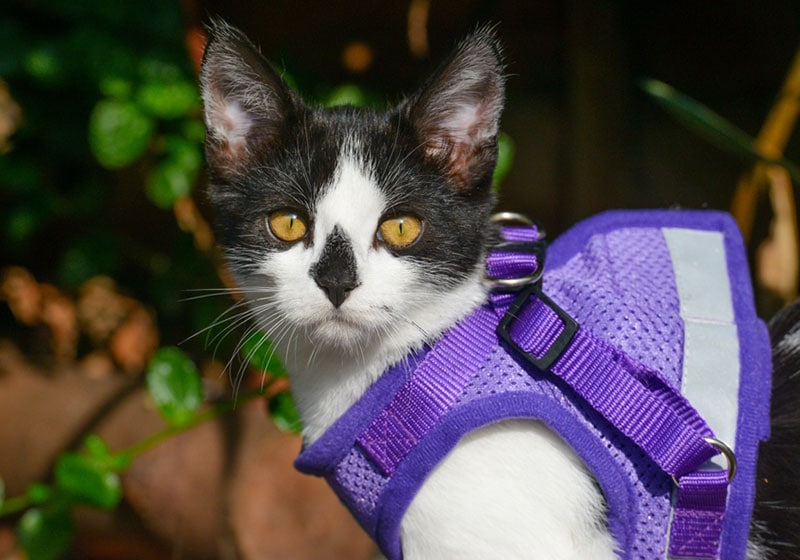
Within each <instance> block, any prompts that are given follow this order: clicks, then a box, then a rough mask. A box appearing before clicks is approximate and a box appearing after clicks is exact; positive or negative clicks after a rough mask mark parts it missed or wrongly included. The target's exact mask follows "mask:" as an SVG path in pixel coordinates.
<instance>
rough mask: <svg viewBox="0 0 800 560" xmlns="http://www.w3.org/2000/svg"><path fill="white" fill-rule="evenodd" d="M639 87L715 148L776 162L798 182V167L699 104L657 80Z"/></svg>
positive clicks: (753, 158)
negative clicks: (778, 156)
mask: <svg viewBox="0 0 800 560" xmlns="http://www.w3.org/2000/svg"><path fill="white" fill-rule="evenodd" d="M640 86H641V88H642V89H643V90H644V91H645V92H646V93H647V94H648V95H650V96H651V97H652V98H653V99H654V100H655V101H656V103H658V104H659V105H660V106H661V107H663V108H664V109H666V110H667V111H668V112H669V113H671V114H672V115H673V116H674V117H676V118H677V119H678V120H679V121H681V122H682V123H683V124H684V125H686V126H687V127H688V128H689V129H691V130H693V131H695V132H697V133H698V134H700V135H701V136H703V137H704V138H706V140H708V141H709V142H711V143H712V144H714V145H716V146H717V147H719V148H721V149H723V150H725V151H728V152H730V153H732V154H734V155H736V156H738V157H742V158H745V159H748V160H751V161H763V162H765V163H768V164H771V165H780V166H781V167H783V168H784V169H786V171H788V172H789V174H790V175H791V176H792V179H794V180H795V181H800V168H798V167H797V166H796V165H795V164H794V163H792V162H791V161H789V160H787V159H786V158H783V157H781V158H773V157H770V156H768V155H767V154H765V153H763V152H762V151H761V150H759V149H758V148H757V147H756V145H755V140H754V139H753V138H752V137H751V136H750V135H748V134H747V133H746V132H744V131H743V130H741V129H740V128H737V127H736V126H734V125H733V124H731V123H730V122H728V121H727V120H725V119H724V118H723V117H722V116H720V115H719V114H717V113H715V112H714V111H712V110H711V109H709V108H708V107H706V106H705V105H703V104H702V103H700V102H698V101H695V100H694V99H692V98H691V97H689V96H687V95H684V94H683V93H681V92H679V91H678V90H676V89H675V88H673V87H672V86H670V85H668V84H665V83H664V82H661V81H658V80H652V79H646V80H642V82H641V83H640Z"/></svg>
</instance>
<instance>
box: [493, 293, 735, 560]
mask: <svg viewBox="0 0 800 560" xmlns="http://www.w3.org/2000/svg"><path fill="white" fill-rule="evenodd" d="M565 316H566V314H565V313H564V312H563V311H562V310H561V309H559V308H558V307H557V306H556V305H555V304H554V303H553V302H552V301H551V300H549V299H547V298H546V296H544V295H543V294H542V293H541V291H540V290H539V289H538V288H537V287H534V288H532V289H529V290H526V292H524V293H523V294H521V295H520V296H519V297H518V300H517V301H516V302H515V303H514V304H513V305H512V307H511V309H510V310H509V312H508V315H507V319H505V320H504V321H503V322H502V323H501V325H500V328H501V329H505V332H500V336H501V337H502V338H504V339H506V340H507V341H509V342H510V343H511V346H512V348H514V349H516V350H517V351H518V352H520V353H521V355H522V356H524V357H526V358H527V359H528V360H529V361H531V362H532V363H533V364H535V365H537V367H540V366H541V365H542V364H541V358H542V357H543V356H544V355H546V354H548V353H552V352H549V351H550V349H551V348H552V347H554V346H558V347H561V350H560V351H559V353H558V355H557V356H555V357H554V358H553V359H551V360H549V361H548V363H546V364H544V365H545V366H546V367H545V368H543V369H544V370H546V371H549V372H550V373H552V374H553V375H556V376H557V377H559V378H560V379H562V380H564V381H565V382H566V383H567V384H568V385H569V386H570V387H571V388H572V389H573V390H574V391H575V392H576V393H577V394H578V395H580V396H581V397H582V398H583V399H584V400H585V401H586V402H587V403H588V404H590V405H591V406H592V408H594V409H595V410H596V411H597V412H599V413H600V414H601V415H602V416H603V417H604V418H605V419H606V420H607V421H608V422H609V423H610V424H611V425H613V426H614V427H615V428H616V429H618V430H619V431H620V432H622V433H623V434H624V435H625V436H627V437H628V438H629V439H630V440H631V441H633V442H634V443H635V444H636V445H637V446H638V447H639V448H640V449H642V450H643V451H644V452H645V453H647V455H648V456H649V457H650V458H651V459H652V460H653V461H654V462H655V463H656V464H657V465H658V466H659V467H661V469H662V470H663V471H664V472H665V473H667V474H669V475H670V476H672V477H673V478H674V479H676V480H678V483H679V486H678V500H677V505H676V508H675V511H674V521H673V526H672V533H671V541H670V554H671V555H673V556H675V557H680V558H698V559H714V558H718V555H719V544H720V540H721V531H722V521H723V519H724V514H725V503H726V500H727V490H728V480H727V472H726V471H711V472H702V471H698V469H699V468H700V467H701V466H702V465H703V464H704V463H706V462H707V461H708V460H709V459H710V458H711V457H714V456H715V455H717V454H718V453H719V451H718V450H717V449H716V448H715V447H714V446H713V445H711V444H710V443H708V442H707V441H706V438H707V437H712V436H713V433H712V432H711V430H710V428H708V426H707V425H706V423H705V421H704V420H703V419H702V418H701V417H700V416H699V414H698V413H697V411H695V410H694V408H692V406H691V405H690V404H689V403H688V401H686V399H685V398H684V397H683V396H682V395H681V394H680V393H679V392H678V391H676V390H675V389H673V388H672V387H671V386H670V385H669V384H668V383H666V381H664V380H663V379H662V378H661V377H660V376H659V375H658V374H657V373H656V372H653V371H650V370H648V369H647V368H645V367H644V366H643V365H642V364H639V363H636V362H635V361H633V360H632V359H630V358H629V357H628V356H627V355H625V354H624V353H623V352H621V351H619V350H618V349H616V348H614V347H613V346H611V345H610V344H608V343H607V342H605V341H604V340H602V339H600V338H598V337H597V336H595V335H594V334H592V333H591V332H590V331H588V330H586V329H581V328H577V329H576V330H575V332H574V333H571V334H570V335H569V340H567V341H565V340H564V335H565V333H566V332H567V331H568V329H569V324H568V321H565ZM567 317H568V316H567ZM540 369H542V368H541V367H540Z"/></svg>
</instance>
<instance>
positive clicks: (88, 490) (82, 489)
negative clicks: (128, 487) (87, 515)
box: [55, 453, 122, 509]
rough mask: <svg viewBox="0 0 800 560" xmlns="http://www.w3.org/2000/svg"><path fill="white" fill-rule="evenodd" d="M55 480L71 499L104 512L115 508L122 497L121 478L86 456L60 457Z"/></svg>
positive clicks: (76, 454)
mask: <svg viewBox="0 0 800 560" xmlns="http://www.w3.org/2000/svg"><path fill="white" fill-rule="evenodd" d="M104 462H105V461H104ZM55 481H56V487H57V488H58V489H59V490H62V491H64V492H65V493H66V494H67V495H68V496H71V497H72V498H74V499H75V500H77V501H79V502H82V503H85V504H89V505H92V506H96V507H99V508H102V509H113V508H114V507H116V506H117V504H118V503H119V501H120V499H121V498H122V486H121V485H120V481H119V476H118V475H117V474H116V473H115V472H112V471H110V470H109V469H108V466H107V465H105V464H102V463H101V462H99V461H97V460H96V459H94V458H93V457H89V456H87V455H82V454H78V453H65V454H63V455H61V457H59V459H58V462H57V463H56V468H55Z"/></svg>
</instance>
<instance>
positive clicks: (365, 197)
mask: <svg viewBox="0 0 800 560" xmlns="http://www.w3.org/2000/svg"><path fill="white" fill-rule="evenodd" d="M502 72H503V69H502V64H501V60H500V56H499V49H498V47H497V43H496V41H495V39H494V37H493V34H492V33H491V31H489V30H482V31H478V32H476V33H475V34H474V35H472V36H471V37H469V38H468V39H466V40H465V41H464V42H463V43H461V45H460V46H459V47H458V48H457V49H456V50H455V51H454V53H453V54H452V55H451V56H450V57H449V58H448V59H447V60H446V61H445V62H444V63H443V64H442V65H441V67H440V68H439V69H438V70H437V71H436V72H435V73H434V74H433V76H431V77H430V79H428V81H427V82H426V83H425V84H424V85H423V86H422V87H421V88H420V89H419V90H418V91H417V92H416V93H415V94H413V95H412V96H410V97H409V98H407V99H406V100H405V101H403V102H402V103H400V104H399V105H398V106H397V107H394V108H392V109H390V110H387V111H375V110H370V109H363V108H355V107H350V106H345V107H334V108H318V107H312V106H309V105H308V104H306V103H305V102H303V101H302V100H301V99H300V97H299V96H298V95H297V94H296V93H295V92H294V91H292V90H291V89H290V88H289V87H288V86H287V84H286V83H285V82H284V80H283V79H282V78H281V77H280V75H279V74H278V73H277V72H276V71H275V70H274V69H273V68H272V67H271V66H270V65H269V63H267V62H266V60H264V58H263V57H262V56H261V54H260V53H259V51H258V49H256V48H255V47H254V46H253V45H252V44H251V43H250V41H249V40H248V39H247V38H246V37H245V36H244V35H243V34H242V33H241V32H240V31H238V30H236V29H235V28H232V27H230V26H228V25H226V24H224V23H216V24H215V25H214V26H213V27H212V29H211V32H210V37H209V42H208V46H207V48H206V53H205V57H204V60H203V66H202V71H201V85H202V93H203V102H204V107H205V121H206V126H207V130H208V133H207V141H206V156H207V160H208V164H209V173H210V185H209V189H208V195H209V199H210V201H211V203H212V206H213V209H214V212H215V227H216V232H217V236H218V240H219V242H220V243H221V245H222V247H223V249H224V252H225V255H226V257H227V260H228V263H229V265H230V268H231V270H232V271H233V273H234V274H235V276H236V278H237V281H238V282H239V283H240V285H241V286H242V288H243V289H244V290H245V291H246V292H247V293H248V294H249V297H250V299H251V300H252V303H253V305H254V309H257V310H258V312H257V313H258V319H259V322H260V323H261V326H262V327H263V328H264V329H266V330H267V331H268V333H269V334H270V335H271V336H273V337H274V338H279V337H290V336H293V335H302V336H304V337H306V338H308V339H310V340H312V341H313V342H315V343H318V344H329V345H335V346H339V347H343V348H350V347H352V348H356V347H358V348H363V345H364V344H365V343H369V342H370V340H371V339H373V338H375V337H382V336H386V335H391V334H392V333H393V332H395V331H398V330H402V329H403V328H409V327H410V328H412V329H416V330H423V331H426V330H436V328H438V327H437V326H436V325H435V323H436V321H437V319H438V320H439V321H441V320H444V319H443V318H442V316H446V315H448V313H447V312H446V311H447V310H444V309H440V308H441V307H442V306H447V307H449V308H452V307H453V305H457V304H456V303H455V302H456V301H458V299H459V297H460V296H459V292H464V294H474V293H475V286H476V284H477V283H478V282H479V275H480V271H481V269H482V266H483V265H482V260H483V257H484V255H485V252H486V248H487V245H488V243H489V242H490V240H491V239H492V236H493V233H492V230H491V228H490V226H489V223H488V222H489V221H488V216H489V213H490V212H491V209H492V207H493V205H494V196H493V193H492V189H491V180H492V172H493V170H494V167H495V163H496V158H497V134H498V125H499V123H498V121H499V118H500V113H501V111H502V106H503V95H504V87H503V74H502ZM464 297H465V298H466V299H469V298H470V297H472V298H473V299H474V295H465V296H464ZM461 299H464V298H461ZM462 305H469V306H471V305H474V302H465V303H463V304H462ZM444 326H446V325H441V327H442V328H444Z"/></svg>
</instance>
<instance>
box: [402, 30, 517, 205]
mask: <svg viewBox="0 0 800 560" xmlns="http://www.w3.org/2000/svg"><path fill="white" fill-rule="evenodd" d="M504 100H505V80H504V75H503V62H502V55H501V50H500V46H499V43H498V41H497V39H496V37H495V34H494V31H493V29H492V28H488V27H487V28H483V29H479V30H478V31H476V32H475V33H474V34H472V35H471V36H469V37H468V38H467V39H466V40H464V41H463V42H462V43H461V44H460V45H459V46H458V47H457V49H456V50H455V51H454V52H453V53H452V54H451V55H450V57H449V58H448V59H447V60H445V61H444V63H442V65H441V66H440V67H439V69H438V70H437V71H436V72H435V73H434V74H433V75H432V76H431V77H430V79H429V80H428V81H427V82H426V83H425V84H424V85H423V86H422V88H421V89H420V90H419V91H418V92H417V93H416V94H415V95H413V96H412V97H410V98H409V99H408V100H407V101H405V102H404V103H403V105H401V107H400V110H401V112H402V113H404V114H405V116H406V117H407V118H408V119H409V121H410V122H411V125H412V127H413V128H414V130H415V132H416V133H417V136H418V140H419V141H420V143H421V144H422V146H423V148H424V150H425V155H426V157H428V158H430V159H432V160H434V161H435V162H437V163H438V164H440V165H441V166H442V167H443V170H444V171H445V172H446V173H447V174H448V175H449V176H450V178H451V179H452V181H453V183H454V185H455V187H456V188H457V189H458V190H462V191H470V190H472V189H475V188H478V187H481V186H483V187H486V186H488V185H489V184H490V183H491V174H492V172H493V171H494V167H495V164H496V163H497V134H498V131H499V127H500V115H501V113H502V111H503V103H504Z"/></svg>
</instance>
